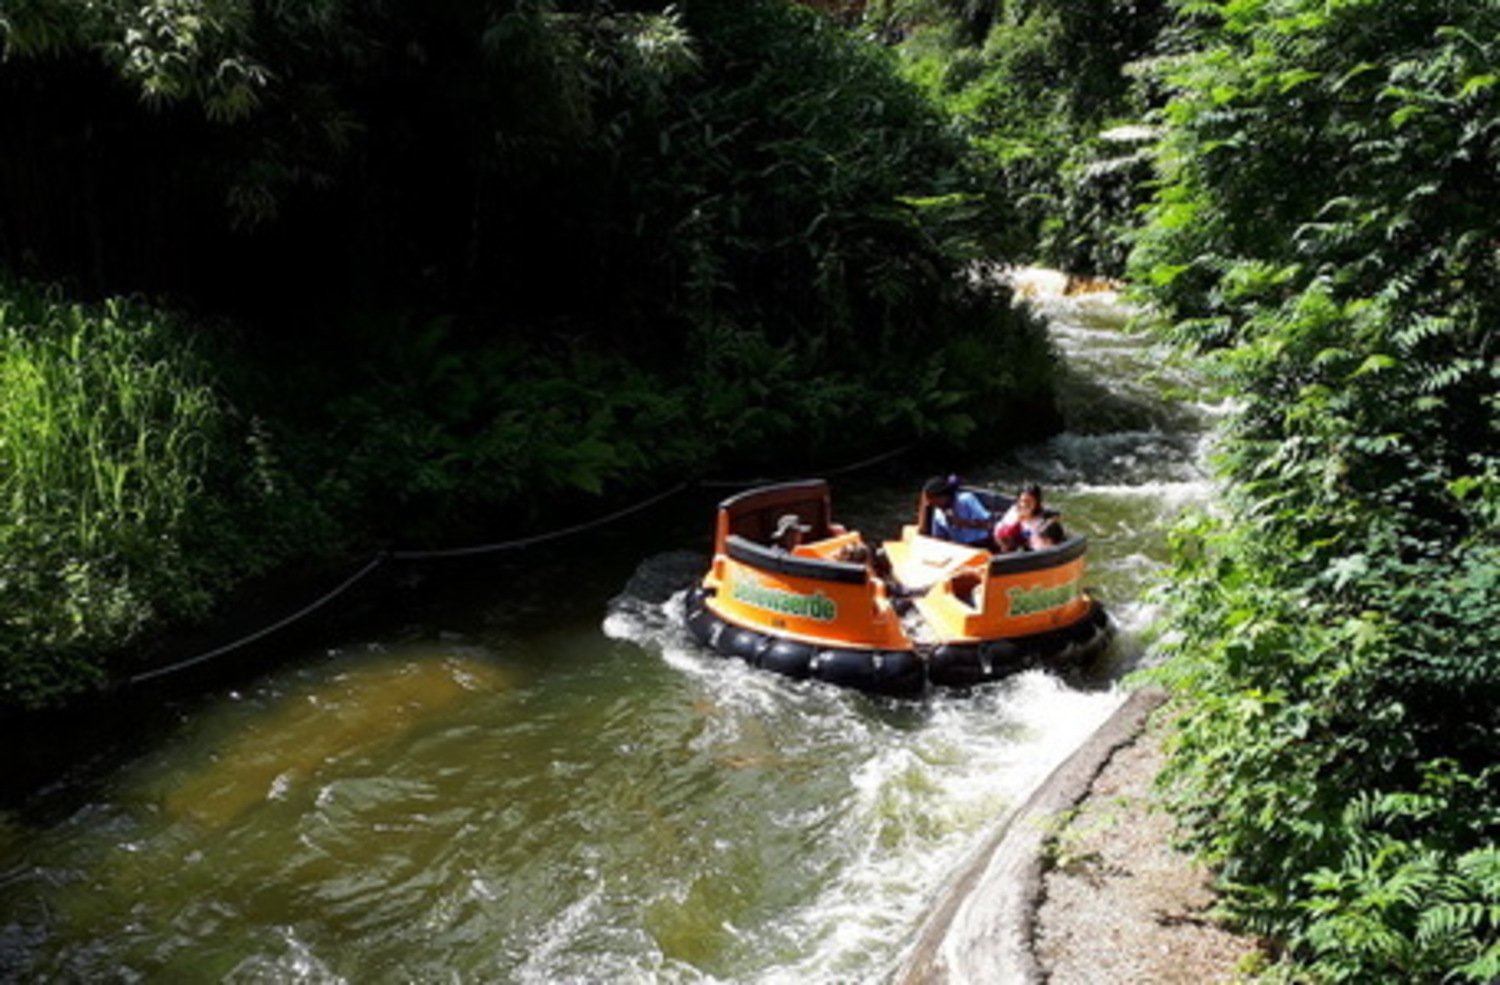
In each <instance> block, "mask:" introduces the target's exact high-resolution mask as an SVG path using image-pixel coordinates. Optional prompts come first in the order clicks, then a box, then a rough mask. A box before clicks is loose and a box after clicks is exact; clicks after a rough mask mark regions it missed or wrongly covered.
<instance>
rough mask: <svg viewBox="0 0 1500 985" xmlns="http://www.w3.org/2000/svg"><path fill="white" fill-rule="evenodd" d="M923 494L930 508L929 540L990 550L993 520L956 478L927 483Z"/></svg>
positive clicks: (987, 511)
mask: <svg viewBox="0 0 1500 985" xmlns="http://www.w3.org/2000/svg"><path fill="white" fill-rule="evenodd" d="M922 491H923V492H924V493H926V495H927V502H928V503H930V504H931V505H932V507H933V513H932V528H931V533H932V536H934V537H937V538H940V539H942V540H951V541H953V542H954V543H958V544H965V545H968V546H969V547H984V548H989V549H993V547H994V543H995V542H994V540H993V539H992V537H991V530H992V528H993V526H994V523H995V518H994V516H993V515H992V514H991V513H990V511H989V510H987V509H985V506H984V503H982V502H980V500H979V497H978V496H976V495H974V494H973V493H972V492H969V491H968V490H967V489H964V488H963V487H962V486H961V485H960V483H959V481H958V478H957V477H956V476H947V477H941V476H940V477H937V478H934V479H929V480H928V482H927V484H926V485H925V486H923V487H922Z"/></svg>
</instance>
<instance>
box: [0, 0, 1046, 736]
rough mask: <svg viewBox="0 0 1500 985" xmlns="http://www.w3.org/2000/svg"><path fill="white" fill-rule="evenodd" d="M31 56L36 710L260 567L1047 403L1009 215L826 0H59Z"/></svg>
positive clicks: (970, 437) (17, 156) (34, 23)
mask: <svg viewBox="0 0 1500 985" xmlns="http://www.w3.org/2000/svg"><path fill="white" fill-rule="evenodd" d="M0 52H3V55H4V58H3V60H0V97H3V98H4V99H5V103H6V105H7V106H8V107H12V108H14V109H15V112H8V113H6V114H0V145H3V146H5V147H6V148H7V153H6V154H5V155H0V217H3V220H4V221H3V225H0V263H3V264H5V265H7V266H8V267H9V268H10V270H11V271H12V272H13V273H14V274H24V275H26V279H25V280H24V281H23V280H15V279H11V280H7V281H5V282H4V283H3V284H0V303H3V304H4V306H5V309H6V311H7V324H8V325H10V326H13V328H12V330H11V331H10V334H9V335H7V336H6V343H5V346H6V348H5V351H4V353H3V358H4V360H5V364H6V365H7V366H14V367H17V368H16V369H14V372H15V373H18V374H21V373H25V374H33V375H35V376H37V378H38V382H37V383H36V385H35V386H34V387H33V389H32V390H31V391H29V395H28V397H27V398H26V400H25V401H24V403H23V402H20V401H17V402H16V407H15V416H14V417H13V418H11V419H10V420H9V421H8V423H7V427H8V428H11V429H12V430H11V431H9V432H8V435H7V438H6V442H7V445H6V447H7V452H6V453H7V454H8V455H10V456H12V457H13V458H12V461H11V462H7V465H8V466H13V469H14V472H13V473H12V474H10V475H8V478H7V481H8V482H10V483H12V485H13V486H14V491H12V489H11V488H9V487H8V488H7V494H8V495H9V496H10V498H11V500H12V502H14V503H15V504H17V505H16V508H15V509H14V510H13V512H12V514H11V515H10V516H9V517H7V519H6V521H5V523H4V524H3V526H4V528H5V529H4V533H3V535H0V536H3V538H4V539H3V545H4V548H5V550H4V554H3V556H0V565H3V570H4V572H5V581H4V585H3V589H0V590H3V592H4V593H5V596H4V608H3V610H0V626H3V631H4V633H5V637H4V639H3V641H0V643H3V645H4V647H5V652H6V655H5V658H4V659H5V661H6V664H5V667H6V671H7V675H8V676H7V677H6V683H5V690H4V692H3V694H0V703H3V704H6V705H22V706H36V705H47V704H55V703H58V702H61V701H65V700H67V699H68V698H69V697H70V696H72V695H75V694H77V693H78V692H79V691H80V690H81V689H87V688H90V687H94V686H97V685H99V684H102V683H105V682H107V681H108V680H109V679H111V677H118V675H119V674H120V673H121V672H122V671H123V672H128V671H129V670H130V669H131V667H132V666H135V664H134V663H133V662H134V661H137V660H139V659H140V658H141V655H142V654H147V653H148V652H149V650H150V648H151V647H152V646H153V645H154V643H155V641H156V640H158V639H160V638H161V636H162V634H166V633H170V632H172V631H173V630H174V629H178V628H180V627H181V626H182V625H183V624H184V623H186V622H193V621H198V620H201V619H203V618H205V617H209V616H211V615H212V614H213V613H214V612H215V611H216V610H217V609H218V607H220V606H222V605H224V604H225V602H226V600H228V599H231V598H233V593H234V592H236V591H238V590H239V589H241V588H243V587H244V586H245V584H246V582H247V580H249V579H254V578H255V577H257V576H259V575H265V574H270V573H279V572H283V571H287V570H308V569H313V570H316V569H317V568H318V567H320V566H323V565H327V564H337V563H338V562H339V561H341V560H347V559H349V558H364V557H368V556H369V553H370V552H371V551H374V550H376V549H378V548H380V547H384V546H389V545H393V544H394V545H397V546H401V547H426V546H441V545H446V544H452V543H455V542H458V543H465V542H470V543H472V542H474V541H476V540H485V539H492V538H496V537H500V536H505V535H509V534H520V533H524V532H528V531H533V530H535V529H536V528H537V527H538V526H539V525H543V524H546V523H548V522H549V521H555V520H556V518H557V517H558V516H559V515H561V511H562V510H564V509H566V510H568V511H570V512H569V515H572V516H576V515H577V514H578V512H580V511H582V512H585V513H586V512H589V511H593V512H596V513H601V514H602V513H605V512H608V510H609V509H610V508H612V507H613V506H614V505H616V503H617V502H618V501H619V499H620V498H621V497H639V496H643V495H645V494H647V493H651V492H655V491H658V490H659V489H661V488H664V487H666V486H669V485H671V484H673V483H675V482H679V481H681V480H682V479H684V478H688V477H692V476H695V475H700V474H703V473H705V472H709V471H712V470H716V469H725V468H728V469H732V470H733V471H735V472H743V471H755V470H758V469H768V468H774V469H775V470H777V471H783V472H785V471H795V470H798V469H802V468H807V467H812V466H815V465H817V464H819V463H825V464H826V463H828V462H830V461H840V460H848V459H850V458H853V457H859V456H863V455H867V454H870V453H872V452H874V451H877V450H884V449H886V448H889V447H891V446H893V445H897V444H900V443H905V442H909V441H912V440H914V439H918V438H922V439H926V440H929V441H932V442H936V443H939V444H942V443H948V444H949V445H950V446H951V445H953V444H964V445H967V446H969V447H974V448H977V447H982V445H983V442H985V441H986V440H993V437H992V436H991V435H990V434H987V433H985V432H982V431H980V430H978V429H977V427H976V422H977V421H979V420H983V419H986V418H988V417H991V416H993V415H995V414H998V413H1003V412H1007V411H1012V410H1016V409H1025V410H1028V411H1041V412H1043V413H1045V412H1046V410H1047V409H1048V407H1049V406H1050V391H1051V386H1052V380H1051V372H1052V363H1051V359H1052V356H1051V352H1050V349H1049V347H1048V344H1047V341H1046V339H1045V335H1044V333H1043V332H1042V331H1041V329H1040V326H1039V325H1037V324H1035V323H1034V322H1032V321H1031V320H1029V319H1028V318H1026V317H1024V316H1023V315H1021V314H1020V313H1018V312H1016V311H1014V310H1013V309H1011V307H1010V305H1009V304H1008V300H1007V297H1006V296H1005V294H1004V293H1003V292H1002V291H1000V290H998V289H996V288H994V287H993V286H985V285H981V284H974V283H971V281H970V280H969V279H968V278H966V277H965V276H964V272H965V265H966V264H967V263H968V262H969V261H970V260H971V259H973V258H976V257H980V256H986V257H988V256H992V255H994V252H995V248H994V243H995V242H996V241H997V239H998V238H1000V237H999V236H998V235H997V232H996V231H997V230H999V231H1001V232H1003V230H1004V229H1005V226H1006V222H1007V219H1006V209H1005V202H1004V199H1003V198H1002V197H998V196H995V195H992V194H989V193H988V192H987V191H986V189H985V188H984V183H983V176H982V173H981V172H979V171H977V170H975V169H974V168H973V167H972V162H971V160H970V159H969V158H968V157H967V155H966V152H965V145H964V143H963V141H962V140H961V139H960V138H959V136H958V135H957V134H956V133H955V132H954V130H953V128H952V126H951V125H950V124H949V122H948V120H947V119H946V118H945V117H944V116H943V115H942V114H941V113H940V112H938V111H936V110H935V109H933V108H932V107H931V106H930V105H929V104H928V103H927V102H926V101H925V100H924V99H923V98H922V96H921V95H920V94H919V92H918V91H916V90H915V89H913V88H912V87H911V86H910V85H909V84H907V83H905V82H903V81H902V80H901V79H900V78H899V76H898V75H897V73H896V72H895V70H894V59H893V58H892V57H891V55H890V53H889V52H887V51H884V50H882V49H879V48H876V47H873V46H870V45H868V44H865V43H861V42H859V41H857V40H855V39H854V38H853V37H852V36H851V35H849V34H848V33H846V32H844V31H842V30H839V29H837V28H836V27H834V26H833V25H832V24H831V23H830V22H828V21H827V20H826V19H824V18H822V17H820V16H818V15H816V14H814V13H812V12H810V11H808V10H805V9H802V8H800V7H796V6H791V5H786V4H781V3H749V4H745V3H718V4H715V3H705V4H694V5H692V6H691V8H686V7H685V8H683V9H681V10H677V9H675V8H671V7H666V8H656V9H646V10H641V11H638V12H622V11H617V10H614V9H612V8H610V7H609V6H608V5H592V4H582V5H563V4H557V5H553V4H538V3H530V2H516V3H502V4H496V5H491V6H490V7H488V8H482V7H476V6H474V5H470V4H451V5H433V4H430V3H425V2H423V3H418V2H415V0H412V2H408V3H396V4H384V5H380V6H379V7H376V8H365V7H339V6H327V5H321V6H319V5H315V6H314V7H297V8H292V7H286V6H273V7H269V8H264V9H262V8H256V7H252V6H251V5H248V4H239V3H234V2H230V3H225V4H210V5H203V6H202V7H195V8H193V9H192V10H190V11H189V10H185V9H184V8H182V7H181V5H180V4H176V3H168V2H160V3H148V4H145V5H140V4H131V5H121V4H111V3H106V4H94V5H83V6H79V5H76V4H70V3H63V2H53V0H40V2H36V3H28V4H24V5H20V6H16V7H12V8H7V10H6V12H5V14H4V15H3V16H0ZM104 168H108V172H107V173H106V172H105V171H104V170H102V169H104ZM56 282H62V283H66V284H68V285H69V287H68V288H67V290H66V291H65V292H61V291H59V290H57V289H42V288H38V287H35V286H31V285H35V284H39V283H56ZM137 292H149V293H150V295H151V296H153V297H158V298H162V299H164V300H162V301H159V302H157V303H156V304H155V306H154V307H148V306H146V305H143V304H138V303H131V304H126V303H124V302H121V301H118V300H108V299H109V298H118V297H120V296H122V295H130V296H135V295H136V294H137ZM85 299H99V300H85ZM170 312H177V314H172V313H170ZM204 312H207V313H208V314H206V315H205V314H203V313H204ZM226 323H227V324H228V325H231V326H233V327H232V329H229V328H225V327H224V325H225V324H226ZM39 353H45V354H46V355H41V354H39ZM96 362H97V364H98V367H99V368H98V370H97V371H95V370H94V369H92V368H87V373H88V374H89V378H90V381H89V382H88V384H87V389H86V390H80V391H79V392H77V393H74V392H73V391H71V390H69V387H71V386H73V385H74V384H73V382H72V380H73V378H74V375H75V374H77V373H79V372H83V371H84V369H85V368H86V366H87V367H92V366H94V364H95V363H96ZM8 372H10V370H8ZM95 377H97V378H95ZM7 400H8V401H9V400H10V395H9V394H7ZM8 412H9V411H8ZM52 432H57V433H59V434H63V433H64V432H66V436H65V437H60V438H58V441H59V442H61V444H60V445H59V446H58V447H59V448H61V449H62V450H61V451H58V452H57V453H56V454H54V451H53V449H52V446H51V445H49V444H48V443H47V442H46V441H44V440H43V439H42V437H41V436H42V435H43V434H47V433H52ZM127 452H128V454H127ZM58 455H61V456H62V458H63V459H65V461H64V462H62V463H59V462H56V461H54V459H55V458H57V457H58Z"/></svg>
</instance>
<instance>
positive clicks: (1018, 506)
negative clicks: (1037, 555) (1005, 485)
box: [994, 482, 1063, 551]
mask: <svg viewBox="0 0 1500 985" xmlns="http://www.w3.org/2000/svg"><path fill="white" fill-rule="evenodd" d="M1057 518H1058V513H1057V511H1056V510H1049V509H1047V508H1045V507H1044V506H1043V505H1042V487H1041V486H1040V485H1038V484H1037V483H1035V482H1028V483H1026V484H1025V485H1023V486H1022V487H1021V491H1020V492H1019V493H1017V494H1016V499H1015V502H1013V503H1011V504H1010V509H1008V510H1006V511H1005V515H1004V516H1002V517H1001V518H1000V522H999V523H997V524H995V532H994V537H995V543H996V544H997V545H999V548H1000V550H1002V551H1015V550H1028V551H1029V550H1035V549H1036V548H1037V547H1040V546H1049V547H1050V546H1053V545H1052V543H1051V542H1050V537H1049V543H1047V544H1045V545H1044V544H1039V543H1037V542H1036V538H1037V536H1038V534H1040V533H1041V531H1042V529H1043V528H1044V527H1046V526H1047V525H1048V524H1049V523H1050V524H1053V525H1055V528H1056V529H1055V530H1054V531H1053V533H1054V534H1056V535H1057V537H1056V541H1057V542H1058V543H1060V542H1061V541H1062V540H1063V534H1062V523H1061V521H1059V520H1058V519H1057Z"/></svg>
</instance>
